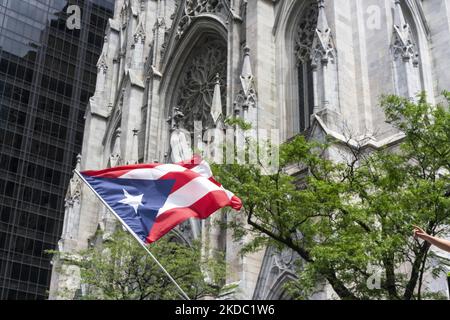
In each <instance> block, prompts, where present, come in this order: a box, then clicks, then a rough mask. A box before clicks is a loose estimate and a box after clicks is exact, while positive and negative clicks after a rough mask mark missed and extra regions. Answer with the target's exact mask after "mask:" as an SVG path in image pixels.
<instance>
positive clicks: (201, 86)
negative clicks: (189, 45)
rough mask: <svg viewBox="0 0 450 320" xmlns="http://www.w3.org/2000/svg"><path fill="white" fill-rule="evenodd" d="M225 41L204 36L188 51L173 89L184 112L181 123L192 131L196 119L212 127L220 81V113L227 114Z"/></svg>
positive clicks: (176, 100) (177, 102)
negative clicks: (213, 110) (212, 110)
mask: <svg viewBox="0 0 450 320" xmlns="http://www.w3.org/2000/svg"><path fill="white" fill-rule="evenodd" d="M217 75H219V79H217ZM226 75H227V47H226V43H225V42H224V41H223V40H222V39H219V38H217V37H215V36H213V35H207V36H204V37H203V38H202V39H201V40H199V42H198V43H197V45H196V46H195V47H194V48H193V50H192V51H191V53H190V55H189V58H188V60H187V62H186V64H185V67H184V69H183V71H182V73H181V76H180V80H179V82H178V84H177V86H176V90H175V103H176V104H175V105H174V106H178V107H179V108H180V111H181V112H182V113H183V114H184V117H183V119H182V125H183V127H184V128H185V129H186V130H188V131H189V132H192V133H193V132H194V123H195V121H201V122H202V124H203V127H204V128H205V127H208V126H209V127H211V125H212V123H213V120H212V117H211V106H212V102H213V94H214V87H215V84H216V82H217V80H219V83H220V85H221V95H222V96H221V99H222V106H223V110H222V114H224V115H225V114H226V110H225V105H226V87H225V86H226V83H227V80H226Z"/></svg>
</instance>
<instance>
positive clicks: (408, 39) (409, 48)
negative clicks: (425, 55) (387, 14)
mask: <svg viewBox="0 0 450 320" xmlns="http://www.w3.org/2000/svg"><path fill="white" fill-rule="evenodd" d="M392 48H393V53H394V57H395V59H397V58H398V57H401V58H402V59H403V61H410V60H411V59H413V64H414V66H415V67H417V66H418V64H419V55H418V53H417V52H416V50H415V48H416V44H415V41H414V39H413V37H412V33H411V28H410V26H409V24H408V23H407V22H406V19H405V16H404V15H403V10H402V7H401V4H400V0H395V8H394V37H393V44H392Z"/></svg>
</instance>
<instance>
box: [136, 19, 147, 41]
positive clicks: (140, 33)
mask: <svg viewBox="0 0 450 320" xmlns="http://www.w3.org/2000/svg"><path fill="white" fill-rule="evenodd" d="M145 37H146V36H145V28H144V24H143V23H142V21H140V22H139V25H138V26H137V28H136V31H135V33H134V43H137V42H138V41H139V40H140V41H141V43H144V42H145Z"/></svg>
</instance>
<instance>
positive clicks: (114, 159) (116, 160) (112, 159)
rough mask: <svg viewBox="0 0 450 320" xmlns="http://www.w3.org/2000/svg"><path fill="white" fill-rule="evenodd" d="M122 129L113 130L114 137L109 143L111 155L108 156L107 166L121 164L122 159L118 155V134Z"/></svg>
mask: <svg viewBox="0 0 450 320" xmlns="http://www.w3.org/2000/svg"><path fill="white" fill-rule="evenodd" d="M121 133H122V130H121V129H120V128H117V130H116V132H114V137H113V140H112V144H111V155H110V156H109V166H110V167H111V168H112V167H116V166H118V165H120V164H121V162H122V159H121V156H120V135H121Z"/></svg>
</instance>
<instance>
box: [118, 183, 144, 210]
mask: <svg viewBox="0 0 450 320" xmlns="http://www.w3.org/2000/svg"><path fill="white" fill-rule="evenodd" d="M122 190H123V194H124V196H125V198H124V199H122V200H120V201H119V202H120V203H123V204H127V205H129V206H131V207H133V209H134V212H135V213H136V215H137V209H138V208H139V206H142V205H143V204H142V197H143V196H144V194H140V195H138V196H133V195H131V194H129V193H128V192H127V190H125V189H122Z"/></svg>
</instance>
